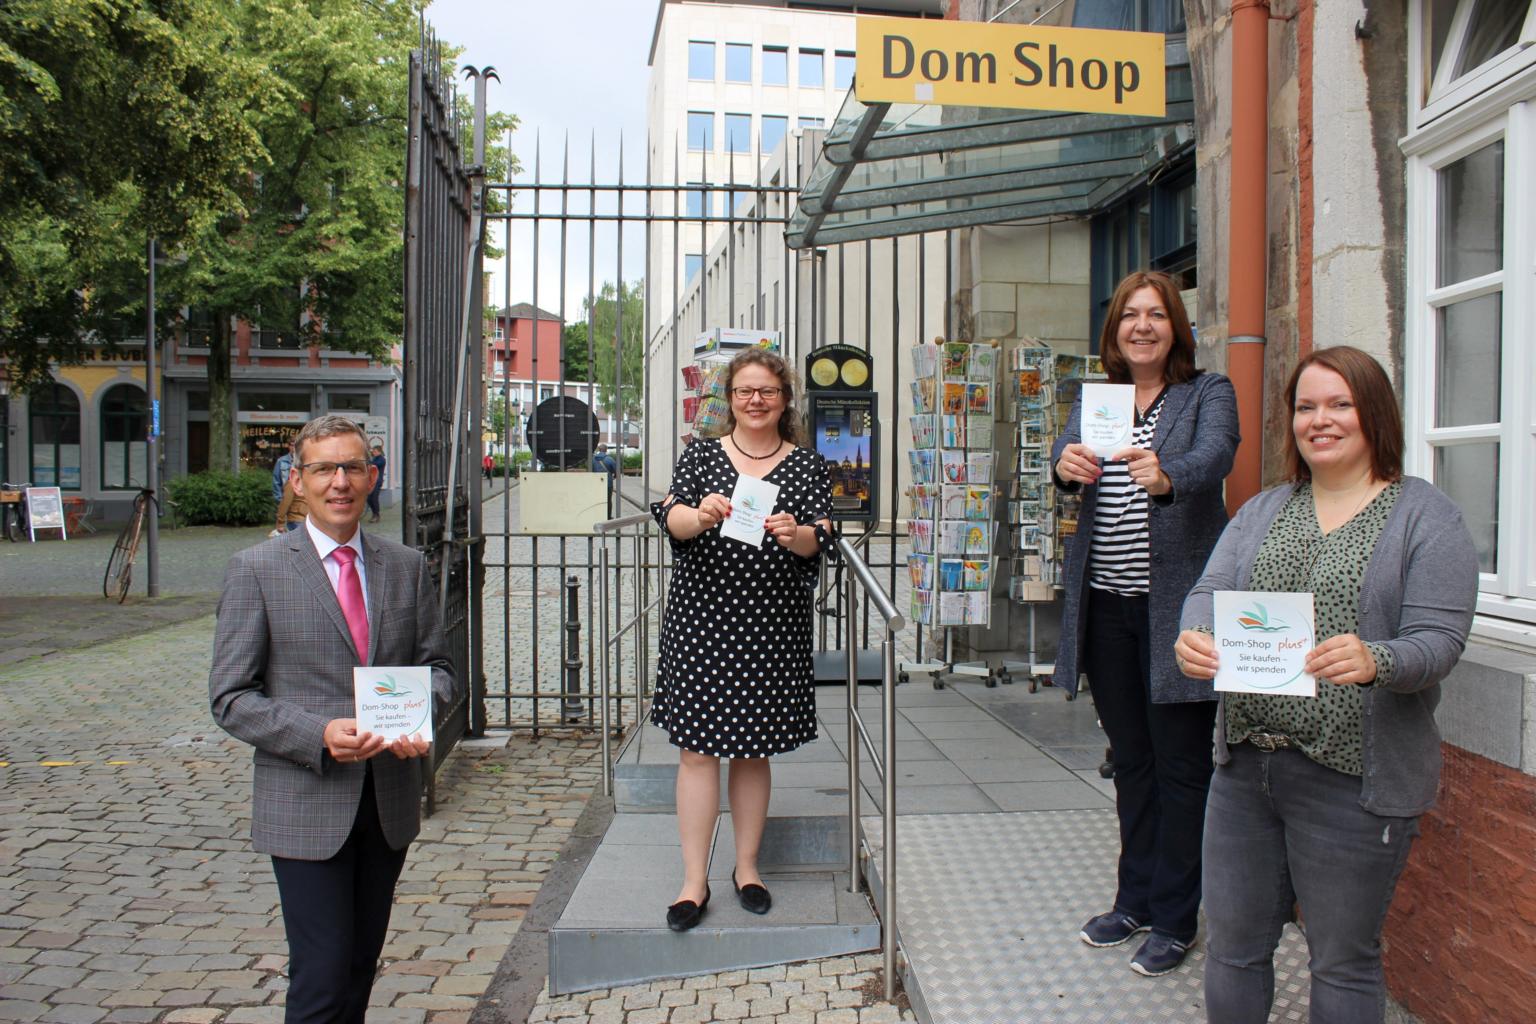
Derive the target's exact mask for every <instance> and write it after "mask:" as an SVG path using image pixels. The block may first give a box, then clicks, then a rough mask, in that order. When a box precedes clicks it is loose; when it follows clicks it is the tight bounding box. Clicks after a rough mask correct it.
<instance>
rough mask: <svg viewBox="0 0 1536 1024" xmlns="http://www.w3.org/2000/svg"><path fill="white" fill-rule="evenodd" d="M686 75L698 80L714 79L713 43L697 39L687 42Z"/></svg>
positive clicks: (711, 80) (710, 80) (708, 80)
mask: <svg viewBox="0 0 1536 1024" xmlns="http://www.w3.org/2000/svg"><path fill="white" fill-rule="evenodd" d="M688 77H689V78H691V79H693V80H694V81H698V82H713V81H714V80H715V44H714V43H703V42H698V41H697V40H695V41H693V42H690V43H689V44H688Z"/></svg>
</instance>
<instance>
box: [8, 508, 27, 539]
mask: <svg viewBox="0 0 1536 1024" xmlns="http://www.w3.org/2000/svg"><path fill="white" fill-rule="evenodd" d="M4 515H5V539H6V540H8V541H10V542H11V543H12V544H20V543H21V542H22V539H23V538H24V537H25V536H26V534H25V532H24V531H23V530H22V528H21V515H20V513H17V512H13V511H12V510H11V507H10V506H9V505H7V506H6V507H5V513H4Z"/></svg>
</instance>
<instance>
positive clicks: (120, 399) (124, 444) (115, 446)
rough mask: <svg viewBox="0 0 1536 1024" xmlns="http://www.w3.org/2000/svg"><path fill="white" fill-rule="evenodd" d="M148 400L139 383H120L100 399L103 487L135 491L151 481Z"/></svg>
mask: <svg viewBox="0 0 1536 1024" xmlns="http://www.w3.org/2000/svg"><path fill="white" fill-rule="evenodd" d="M148 436H149V400H148V398H146V397H145V395H144V389H143V388H141V387H139V386H138V385H137V384H118V385H116V386H115V387H113V388H111V389H110V390H109V391H108V392H107V393H106V394H105V395H104V396H103V397H102V399H101V487H102V489H103V490H136V489H138V488H140V487H144V486H146V485H147V484H148V482H149V456H148V451H149V444H148V442H147V440H146V439H147V438H148Z"/></svg>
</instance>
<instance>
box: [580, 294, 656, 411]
mask: <svg viewBox="0 0 1536 1024" xmlns="http://www.w3.org/2000/svg"><path fill="white" fill-rule="evenodd" d="M616 294H617V289H616V288H615V287H614V284H613V282H612V281H609V282H606V283H605V284H604V285H603V287H602V289H601V291H599V292H598V294H597V295H595V296H593V297H592V298H590V299H586V300H583V305H584V306H585V307H586V313H587V319H589V320H590V321H591V323H592V337H593V338H594V340H595V342H596V344H595V345H594V346H593V367H592V371H593V373H592V375H593V378H594V379H595V380H596V382H597V394H598V397H599V399H600V400H601V402H602V404H603V408H604V409H607V410H610V411H615V410H617V411H618V413H619V414H621V415H622V416H623V417H624V418H625V419H631V420H632V419H637V418H638V417H639V416H640V415H641V413H642V411H643V410H644V408H645V394H644V392H643V388H644V386H645V282H644V281H635V282H633V283H631V284H629V285H626V286H625V288H624V294H623V300H622V302H616V301H615V295H616ZM621 312H622V314H623V315H622V316H620V315H619V314H620V313H621ZM583 326H585V325H583ZM620 335H622V337H621V336H620ZM619 353H622V355H619ZM616 356H618V358H617V360H616ZM616 361H617V363H618V364H619V365H620V366H621V367H622V371H621V373H620V375H619V376H620V380H621V383H622V384H623V398H624V402H623V406H622V408H621V407H619V405H618V404H617V403H616V402H615V401H614V393H613V390H614V366H615V362H616Z"/></svg>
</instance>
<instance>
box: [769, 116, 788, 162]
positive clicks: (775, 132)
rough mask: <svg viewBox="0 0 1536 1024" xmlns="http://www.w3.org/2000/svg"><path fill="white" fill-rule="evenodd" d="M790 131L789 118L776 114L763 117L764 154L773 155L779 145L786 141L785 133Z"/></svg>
mask: <svg viewBox="0 0 1536 1024" xmlns="http://www.w3.org/2000/svg"><path fill="white" fill-rule="evenodd" d="M788 130H789V118H787V117H779V116H778V115H776V114H764V115H763V153H764V154H765V155H766V154H768V153H772V152H773V151H774V148H775V147H777V146H778V144H779V143H780V142H782V141H784V133H785V132H786V131H788Z"/></svg>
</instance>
